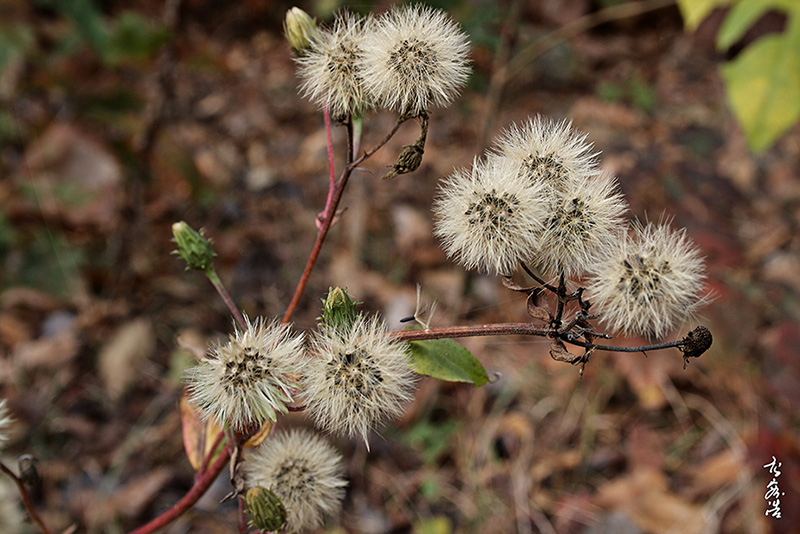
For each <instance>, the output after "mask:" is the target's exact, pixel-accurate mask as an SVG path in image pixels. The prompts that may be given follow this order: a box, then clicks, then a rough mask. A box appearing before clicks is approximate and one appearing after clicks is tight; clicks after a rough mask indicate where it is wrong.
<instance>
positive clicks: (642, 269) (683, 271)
mask: <svg viewBox="0 0 800 534" xmlns="http://www.w3.org/2000/svg"><path fill="white" fill-rule="evenodd" d="M632 233H633V235H629V236H628V238H627V239H621V240H620V241H619V243H617V245H616V246H615V247H612V248H611V249H610V250H609V251H608V253H607V254H606V255H604V257H603V259H602V261H600V262H598V263H597V265H596V266H595V267H594V268H593V273H592V277H591V281H590V284H589V287H588V289H589V292H590V295H591V296H590V298H591V299H592V300H593V301H595V303H596V304H597V306H598V308H599V311H600V312H601V314H602V315H601V318H602V321H603V322H604V323H605V324H606V325H608V326H609V327H611V328H612V329H613V330H615V331H621V332H623V333H625V334H638V335H646V336H653V337H662V336H664V335H665V334H667V333H668V332H669V331H670V330H671V329H673V328H674V327H675V326H677V325H679V323H681V322H683V321H686V320H688V319H690V318H691V317H692V316H693V315H694V312H695V311H696V309H697V307H698V306H699V305H700V304H702V303H703V302H705V300H706V297H704V296H702V295H700V292H701V291H702V287H703V280H704V278H705V275H704V267H703V260H702V258H701V257H700V254H699V252H698V250H697V248H696V247H695V246H694V244H693V243H691V241H690V240H689V238H688V237H687V236H686V231H685V230H673V229H671V228H670V227H669V224H668V223H666V222H662V223H659V224H653V223H649V224H647V225H646V226H642V225H640V224H636V225H634V228H633V232H632Z"/></svg>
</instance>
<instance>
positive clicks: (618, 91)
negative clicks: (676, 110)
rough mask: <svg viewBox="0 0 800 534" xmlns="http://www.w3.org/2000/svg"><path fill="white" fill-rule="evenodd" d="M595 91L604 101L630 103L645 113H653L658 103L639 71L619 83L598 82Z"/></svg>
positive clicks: (650, 87)
mask: <svg viewBox="0 0 800 534" xmlns="http://www.w3.org/2000/svg"><path fill="white" fill-rule="evenodd" d="M595 92H596V94H597V96H598V97H600V98H602V99H603V100H605V101H606V102H626V103H630V104H631V105H633V106H634V107H636V108H637V109H639V110H640V111H643V112H644V113H647V114H651V113H653V112H654V111H655V110H656V106H657V105H658V98H657V96H656V91H655V89H654V88H653V87H652V86H651V85H650V84H648V83H647V82H646V81H645V80H644V78H643V77H642V75H641V73H639V72H634V73H633V74H631V75H630V76H629V77H628V78H627V79H626V80H625V81H624V82H621V83H614V82H611V81H603V82H600V83H599V84H598V85H597V88H596V90H595Z"/></svg>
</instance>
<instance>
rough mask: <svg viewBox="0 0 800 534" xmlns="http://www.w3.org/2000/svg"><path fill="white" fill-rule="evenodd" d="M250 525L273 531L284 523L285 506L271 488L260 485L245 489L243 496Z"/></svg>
mask: <svg viewBox="0 0 800 534" xmlns="http://www.w3.org/2000/svg"><path fill="white" fill-rule="evenodd" d="M244 501H245V503H246V504H247V513H248V514H249V515H250V525H251V526H253V527H255V528H257V529H258V530H262V531H267V532H274V531H276V530H278V529H279V528H281V527H282V526H283V524H284V523H286V508H284V506H283V503H282V502H281V498H280V497H278V496H277V495H276V494H275V492H274V491H272V490H271V489H266V488H263V487H261V486H258V487H255V488H252V489H250V490H248V491H247V495H246V496H245V498H244Z"/></svg>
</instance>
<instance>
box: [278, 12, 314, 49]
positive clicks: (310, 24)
mask: <svg viewBox="0 0 800 534" xmlns="http://www.w3.org/2000/svg"><path fill="white" fill-rule="evenodd" d="M316 32H317V21H316V19H314V18H312V17H311V15H309V14H308V13H306V12H305V11H303V10H302V9H300V8H299V7H293V8H292V9H290V10H289V11H287V12H286V19H285V20H284V21H283V33H284V35H286V40H287V41H289V46H290V47H291V48H292V51H293V52H294V53H295V55H297V56H304V55H305V53H306V50H308V48H309V47H310V46H311V41H312V40H313V39H314V34H315V33H316Z"/></svg>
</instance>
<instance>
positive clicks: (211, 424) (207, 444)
mask: <svg viewBox="0 0 800 534" xmlns="http://www.w3.org/2000/svg"><path fill="white" fill-rule="evenodd" d="M180 411H181V430H182V432H183V448H184V450H185V451H186V457H187V458H188V459H189V463H190V464H192V467H193V468H194V470H195V471H198V470H199V469H200V468H201V467H202V465H203V459H204V458H205V457H206V456H207V455H208V454H209V453H210V452H211V447H213V446H214V442H215V441H216V439H217V436H218V435H219V433H220V432H222V427H220V426H219V425H218V424H217V423H216V422H215V421H214V419H209V420H207V421H203V419H202V417H200V414H199V413H198V411H197V409H196V408H195V406H194V405H193V404H192V403H191V402H189V397H188V394H187V392H186V391H184V392H183V394H182V395H181V400H180ZM220 445H221V444H220ZM218 449H219V447H218ZM217 454H219V451H217V452H216V454H215V456H216V455H217ZM212 462H213V458H212Z"/></svg>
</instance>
